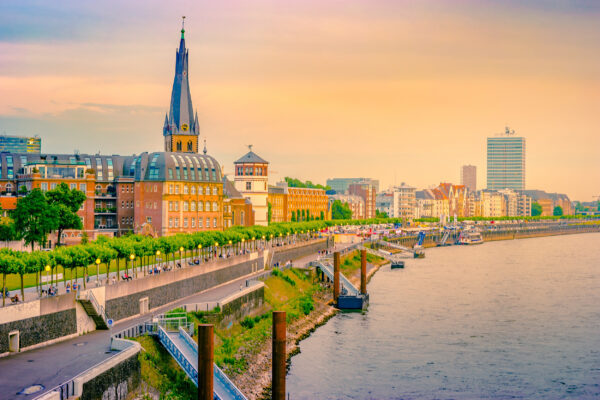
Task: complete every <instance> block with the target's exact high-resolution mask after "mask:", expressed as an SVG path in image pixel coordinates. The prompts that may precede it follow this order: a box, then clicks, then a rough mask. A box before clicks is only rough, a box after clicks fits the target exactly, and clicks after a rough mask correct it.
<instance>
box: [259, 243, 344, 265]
mask: <svg viewBox="0 0 600 400" xmlns="http://www.w3.org/2000/svg"><path fill="white" fill-rule="evenodd" d="M330 242H331V244H330ZM332 245H333V241H329V240H328V239H323V240H321V241H318V242H315V243H311V244H307V245H304V246H298V247H293V248H291V249H285V250H277V248H275V249H274V254H273V260H272V261H271V266H272V264H275V263H277V262H279V263H280V264H285V262H286V261H288V260H292V261H293V260H297V259H299V258H302V257H306V256H308V255H311V254H314V253H316V252H317V251H319V250H325V249H327V248H328V247H330V246H332Z"/></svg>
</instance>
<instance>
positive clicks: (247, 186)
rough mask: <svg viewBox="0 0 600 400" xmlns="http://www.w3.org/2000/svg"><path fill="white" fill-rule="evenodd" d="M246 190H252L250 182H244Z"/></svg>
mask: <svg viewBox="0 0 600 400" xmlns="http://www.w3.org/2000/svg"><path fill="white" fill-rule="evenodd" d="M246 190H252V182H246Z"/></svg>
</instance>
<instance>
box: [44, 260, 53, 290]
mask: <svg viewBox="0 0 600 400" xmlns="http://www.w3.org/2000/svg"><path fill="white" fill-rule="evenodd" d="M51 269H52V268H50V266H49V265H46V268H45V270H46V281H47V282H49V281H48V271H50V270H51ZM48 291H50V283H48Z"/></svg>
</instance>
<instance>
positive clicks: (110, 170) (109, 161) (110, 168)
mask: <svg viewBox="0 0 600 400" xmlns="http://www.w3.org/2000/svg"><path fill="white" fill-rule="evenodd" d="M106 165H107V167H108V180H109V181H112V180H113V179H114V178H115V177H114V175H113V162H112V158H107V159H106Z"/></svg>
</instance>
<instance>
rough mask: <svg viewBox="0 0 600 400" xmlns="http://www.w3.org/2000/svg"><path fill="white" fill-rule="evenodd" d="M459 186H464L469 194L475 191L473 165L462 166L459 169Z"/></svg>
mask: <svg viewBox="0 0 600 400" xmlns="http://www.w3.org/2000/svg"><path fill="white" fill-rule="evenodd" d="M460 184H461V185H464V186H465V187H466V188H467V189H469V192H474V191H476V190H477V167H476V166H474V165H463V166H462V168H461V169H460Z"/></svg>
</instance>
